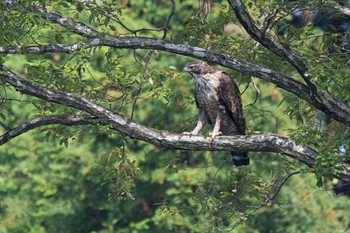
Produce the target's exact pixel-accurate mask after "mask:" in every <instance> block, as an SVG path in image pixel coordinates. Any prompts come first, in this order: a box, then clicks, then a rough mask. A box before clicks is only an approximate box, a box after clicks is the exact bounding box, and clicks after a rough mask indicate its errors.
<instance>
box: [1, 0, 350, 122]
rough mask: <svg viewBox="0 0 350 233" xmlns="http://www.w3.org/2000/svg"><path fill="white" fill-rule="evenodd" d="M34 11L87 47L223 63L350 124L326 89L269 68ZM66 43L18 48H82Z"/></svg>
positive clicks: (267, 38) (285, 51) (278, 48)
mask: <svg viewBox="0 0 350 233" xmlns="http://www.w3.org/2000/svg"><path fill="white" fill-rule="evenodd" d="M228 1H229V3H230V4H232V5H233V7H235V5H237V10H238V11H240V14H242V15H243V16H244V20H243V23H244V22H246V24H248V25H250V27H251V28H252V29H253V32H254V33H253V34H257V35H258V38H260V39H261V40H262V43H265V45H266V46H269V48H270V49H271V48H272V49H273V50H275V52H276V54H277V55H280V56H282V57H284V58H287V60H288V59H289V60H288V61H290V62H292V64H294V65H295V66H296V67H299V68H297V69H299V70H303V72H304V68H303V67H304V66H305V64H304V62H303V60H302V58H301V57H300V55H299V54H298V53H296V52H295V51H293V50H292V49H291V48H290V47H289V46H287V45H283V44H281V43H280V42H278V41H277V40H275V39H274V38H273V37H272V36H271V35H269V34H264V33H262V32H261V31H260V30H259V29H258V28H257V26H256V25H255V24H254V22H253V21H252V20H251V18H250V17H249V15H248V13H247V12H246V9H245V7H244V5H243V4H242V3H241V1H240V0H228ZM34 10H35V12H36V13H38V14H39V15H41V16H42V17H43V18H46V19H49V20H51V21H53V22H55V23H58V24H60V25H62V26H63V27H66V28H67V29H69V30H73V32H75V33H77V34H79V35H82V36H84V37H87V38H88V40H87V42H86V43H85V44H84V43H83V44H82V46H83V47H93V46H103V45H104V46H110V47H115V48H128V49H154V50H161V51H168V52H170V53H176V54H181V55H185V56H190V57H194V58H199V59H202V60H206V61H209V62H214V63H217V64H220V65H222V66H225V67H228V68H231V69H234V70H236V71H238V72H241V73H244V74H247V75H249V76H255V77H258V78H261V79H263V80H265V81H268V82H271V83H274V84H275V85H276V86H278V87H280V88H282V89H284V90H286V91H289V92H291V93H293V94H295V95H296V96H298V97H299V98H301V99H303V100H305V101H307V102H308V103H310V104H311V105H313V106H315V107H316V108H317V109H319V110H321V111H323V112H325V113H326V114H327V115H328V116H329V117H331V118H333V119H335V120H337V121H340V122H343V123H347V124H349V123H350V107H349V106H348V105H347V104H345V103H342V102H341V101H339V100H337V99H336V98H334V97H333V96H332V95H330V94H329V93H328V92H327V91H325V90H323V91H321V92H320V93H317V91H311V90H310V88H309V87H308V86H306V85H305V84H303V83H301V82H298V81H296V80H294V79H292V78H291V77H288V76H286V75H283V74H281V73H279V72H276V71H274V70H271V69H268V68H266V67H263V66H260V65H257V64H253V63H249V62H244V61H242V60H240V59H237V58H234V57H231V56H229V55H227V54H222V53H216V52H213V51H210V50H207V49H204V48H200V47H194V46H189V45H184V44H177V43H173V42H171V41H167V40H164V39H153V38H145V37H118V36H112V35H107V34H100V33H98V32H97V31H95V30H94V29H92V28H90V27H89V26H87V25H85V24H82V23H79V22H76V21H75V20H74V19H72V18H68V17H64V16H62V15H60V14H58V13H55V12H51V11H49V10H46V9H43V8H40V7H34ZM66 46H67V48H65V46H62V45H59V46H56V47H55V46H53V45H48V46H47V47H43V48H41V47H40V46H30V47H23V48H18V51H19V52H22V53H24V52H29V53H38V52H40V51H44V52H56V51H60V50H62V51H66V52H73V51H74V48H75V49H76V50H78V49H79V48H80V47H79V46H77V45H74V44H73V45H66ZM64 48H65V49H64ZM2 51H9V52H14V51H16V49H14V48H13V47H12V48H0V53H6V52H2ZM309 86H310V85H309Z"/></svg>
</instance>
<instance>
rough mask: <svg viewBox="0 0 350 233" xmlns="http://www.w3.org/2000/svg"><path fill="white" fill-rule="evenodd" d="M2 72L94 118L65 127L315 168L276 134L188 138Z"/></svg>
mask: <svg viewBox="0 0 350 233" xmlns="http://www.w3.org/2000/svg"><path fill="white" fill-rule="evenodd" d="M0 70H2V71H3V74H1V73H0V78H1V79H2V80H3V81H5V82H7V83H8V84H10V85H11V86H13V87H14V88H15V89H16V90H17V91H19V92H21V93H24V94H28V95H31V96H35V97H38V98H40V99H43V100H46V101H50V102H54V103H57V104H61V105H64V106H70V107H73V108H76V109H79V110H82V111H84V112H86V113H89V114H91V115H92V117H91V118H89V117H85V118H68V119H67V117H66V118H64V117H63V118H62V119H63V120H64V121H63V124H74V123H76V124H78V123H79V124H93V123H95V122H96V121H97V120H98V121H99V123H100V124H102V125H106V126H109V127H110V128H111V129H114V130H117V131H119V132H121V133H123V134H125V135H127V136H129V137H131V138H135V139H138V140H143V141H145V142H148V143H151V144H153V145H155V146H159V147H167V148H172V149H183V150H198V151H219V150H221V151H262V152H275V153H280V154H285V155H287V156H289V157H291V158H293V159H297V160H299V161H301V162H302V163H304V164H306V165H307V166H308V167H313V166H314V163H315V160H316V157H317V152H316V151H315V150H313V149H311V148H309V147H307V146H302V145H297V144H296V143H295V142H294V141H292V140H289V139H288V138H285V137H281V136H278V135H275V134H260V135H251V136H219V137H216V138H214V139H213V138H212V137H203V136H189V135H182V134H176V133H170V132H167V131H164V130H157V129H153V128H149V127H147V126H144V125H140V124H137V123H136V122H133V121H131V120H129V119H127V118H126V117H124V116H122V115H120V114H118V113H113V112H111V111H109V110H108V109H106V108H104V107H102V106H100V105H97V104H95V103H93V102H90V101H89V100H87V99H85V98H82V97H79V96H76V95H74V94H71V93H65V92H63V91H56V90H49V89H47V88H45V87H42V86H40V85H37V84H34V83H32V82H30V81H28V80H25V79H23V78H20V77H19V76H18V75H16V74H15V73H13V72H11V71H10V70H9V69H7V68H6V67H5V66H3V65H0ZM49 120H52V122H56V123H57V124H61V123H60V121H59V120H60V118H56V119H55V120H56V121H53V120H54V119H50V118H47V119H45V118H44V119H42V120H41V121H39V123H41V124H43V123H44V122H49ZM64 122H66V123H64ZM34 126H36V125H35V122H32V123H30V124H28V126H26V127H28V129H32V128H31V127H34ZM39 126H40V125H39ZM20 129H21V128H19V129H18V130H19V131H17V132H21V131H20ZM336 166H338V167H341V168H344V169H343V170H344V171H343V172H341V173H339V174H337V176H338V177H339V178H341V179H343V180H344V181H348V182H350V165H349V164H346V163H337V164H336Z"/></svg>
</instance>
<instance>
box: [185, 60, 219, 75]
mask: <svg viewBox="0 0 350 233" xmlns="http://www.w3.org/2000/svg"><path fill="white" fill-rule="evenodd" d="M211 70H213V68H212V67H211V66H210V65H208V63H206V62H205V61H199V62H192V63H189V64H187V65H186V66H185V67H184V69H183V71H184V72H188V73H190V74H192V75H195V76H196V75H199V74H206V73H208V72H209V71H211Z"/></svg>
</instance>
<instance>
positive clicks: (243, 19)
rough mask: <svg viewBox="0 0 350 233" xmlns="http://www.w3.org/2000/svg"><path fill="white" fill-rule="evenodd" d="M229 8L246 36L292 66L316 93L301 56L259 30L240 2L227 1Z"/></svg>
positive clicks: (236, 0)
mask: <svg viewBox="0 0 350 233" xmlns="http://www.w3.org/2000/svg"><path fill="white" fill-rule="evenodd" d="M227 2H228V3H229V5H230V6H231V8H232V9H233V10H234V11H235V13H236V16H237V18H238V20H239V22H240V23H241V24H242V26H243V27H244V28H245V30H246V31H247V32H248V34H249V35H250V36H251V37H252V38H254V39H255V40H256V41H258V42H259V43H260V44H262V45H263V46H264V47H266V48H267V49H269V50H270V51H271V52H273V53H274V54H276V55H278V56H280V57H282V58H284V59H286V60H287V61H288V62H289V63H290V64H292V65H293V66H294V67H295V68H296V70H297V71H298V72H299V74H300V75H301V76H302V78H303V79H304V80H305V82H306V83H307V85H308V87H309V88H310V91H312V92H314V93H315V94H316V93H317V92H316V91H317V89H316V86H315V84H313V83H312V82H311V81H310V77H309V75H307V74H306V72H307V70H308V67H307V65H306V63H305V61H304V59H303V58H302V56H301V55H300V54H299V53H298V52H297V51H295V50H293V49H292V48H291V47H290V46H288V45H286V44H283V43H281V42H280V41H278V40H277V39H275V38H274V37H273V36H272V35H271V34H270V33H268V32H267V31H263V30H261V29H259V27H258V26H257V25H256V23H255V22H254V21H253V19H252V18H251V17H250V15H249V13H248V11H247V9H246V8H245V6H244V4H243V3H242V1H241V0H227Z"/></svg>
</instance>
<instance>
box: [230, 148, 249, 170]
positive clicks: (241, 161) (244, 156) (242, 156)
mask: <svg viewBox="0 0 350 233" xmlns="http://www.w3.org/2000/svg"><path fill="white" fill-rule="evenodd" d="M231 156H232V160H233V163H234V165H236V166H237V167H241V166H248V165H249V156H248V152H237V151H231Z"/></svg>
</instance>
